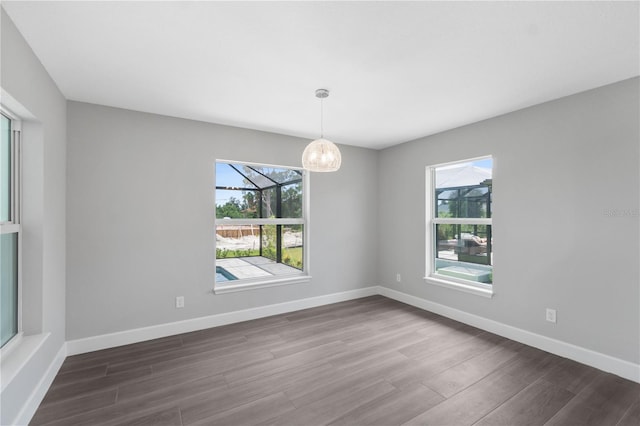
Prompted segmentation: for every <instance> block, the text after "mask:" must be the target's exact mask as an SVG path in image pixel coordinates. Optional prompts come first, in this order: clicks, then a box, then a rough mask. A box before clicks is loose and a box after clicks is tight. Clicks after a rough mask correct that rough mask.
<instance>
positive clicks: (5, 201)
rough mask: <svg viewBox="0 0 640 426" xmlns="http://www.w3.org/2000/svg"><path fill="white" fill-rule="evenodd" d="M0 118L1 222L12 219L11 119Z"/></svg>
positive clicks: (0, 116) (1, 116) (2, 116)
mask: <svg viewBox="0 0 640 426" xmlns="http://www.w3.org/2000/svg"><path fill="white" fill-rule="evenodd" d="M0 118H1V120H2V126H1V128H2V140H1V142H0V222H8V221H10V220H11V214H10V212H11V120H9V119H8V118H7V117H5V116H4V115H0Z"/></svg>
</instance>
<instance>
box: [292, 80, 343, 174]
mask: <svg viewBox="0 0 640 426" xmlns="http://www.w3.org/2000/svg"><path fill="white" fill-rule="evenodd" d="M327 96H329V91H328V90H327V89H318V90H316V98H319V99H320V139H316V140H315V141H313V142H311V143H310V144H309V145H307V147H306V148H305V149H304V152H303V153H302V167H304V168H305V169H306V170H309V171H311V172H335V171H336V170H338V169H339V168H340V163H341V162H342V155H340V150H339V149H338V147H337V146H336V144H334V143H333V142H331V141H328V140H327V139H325V138H324V133H323V131H324V129H323V124H324V123H323V119H324V114H323V113H324V111H323V102H322V101H323V100H324V98H326V97H327Z"/></svg>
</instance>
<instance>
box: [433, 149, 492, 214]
mask: <svg viewBox="0 0 640 426" xmlns="http://www.w3.org/2000/svg"><path fill="white" fill-rule="evenodd" d="M492 164H493V162H492V160H491V159H484V160H478V161H472V162H465V163H459V164H453V165H449V166H443V167H438V168H436V169H435V179H436V191H435V215H436V217H461V218H488V217H491V188H492Z"/></svg>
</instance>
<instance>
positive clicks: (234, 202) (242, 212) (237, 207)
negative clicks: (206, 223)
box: [216, 192, 257, 219]
mask: <svg viewBox="0 0 640 426" xmlns="http://www.w3.org/2000/svg"><path fill="white" fill-rule="evenodd" d="M249 196H251V197H249ZM243 198H244V200H243V201H242V202H241V201H240V200H238V199H236V198H234V197H231V198H230V199H229V201H227V202H226V203H225V204H223V205H221V206H216V217H217V218H224V217H229V218H231V219H237V218H255V217H257V213H256V210H255V209H253V210H252V208H251V207H250V204H249V203H248V200H253V199H254V198H255V196H254V195H253V194H252V193H249V192H247V193H245V194H243ZM253 204H255V202H254V203H253Z"/></svg>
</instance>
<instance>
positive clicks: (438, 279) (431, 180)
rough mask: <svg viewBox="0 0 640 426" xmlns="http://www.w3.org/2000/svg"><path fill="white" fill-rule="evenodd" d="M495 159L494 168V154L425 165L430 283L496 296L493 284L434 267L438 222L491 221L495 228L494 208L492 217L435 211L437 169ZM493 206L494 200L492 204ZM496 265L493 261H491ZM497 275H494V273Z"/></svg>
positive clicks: (476, 293)
mask: <svg viewBox="0 0 640 426" xmlns="http://www.w3.org/2000/svg"><path fill="white" fill-rule="evenodd" d="M486 159H492V160H493V168H495V158H494V157H492V156H491V155H485V156H482V157H475V158H467V159H462V160H457V161H451V162H448V163H440V164H433V165H429V166H427V167H426V173H425V177H426V184H425V188H426V189H427V194H426V197H425V201H426V203H425V212H426V214H425V218H426V226H425V233H426V235H425V241H426V248H425V255H426V262H425V264H426V271H425V276H424V280H425V282H426V283H428V284H433V285H436V286H440V287H445V288H450V289H453V290H458V291H462V292H465V293H471V294H475V295H478V296H483V297H488V298H491V297H493V284H487V283H480V282H474V281H470V280H465V279H461V278H456V277H451V276H448V275H442V274H438V273H437V272H436V267H435V253H434V251H435V250H436V248H435V245H436V236H435V227H436V225H448V224H451V225H490V226H491V227H492V229H493V209H492V214H491V216H492V217H491V218H439V217H436V215H435V207H436V206H435V204H434V203H435V201H434V195H435V191H436V175H435V173H436V169H437V168H439V167H444V166H450V165H454V164H460V163H466V162H472V161H478V160H486ZM492 207H493V204H492ZM492 266H493V265H492ZM494 277H495V275H494Z"/></svg>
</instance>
